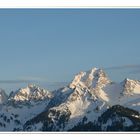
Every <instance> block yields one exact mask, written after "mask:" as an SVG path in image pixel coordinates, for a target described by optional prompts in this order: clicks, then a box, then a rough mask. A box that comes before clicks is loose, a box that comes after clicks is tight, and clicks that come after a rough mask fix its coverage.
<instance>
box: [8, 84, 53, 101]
mask: <svg viewBox="0 0 140 140" xmlns="http://www.w3.org/2000/svg"><path fill="white" fill-rule="evenodd" d="M51 97H52V94H51V93H50V92H49V91H47V90H45V89H43V88H40V87H38V86H36V85H33V84H29V85H28V86H27V87H25V88H20V89H19V90H17V91H16V92H12V93H11V94H10V96H9V100H14V101H21V102H22V101H31V100H33V101H36V100H43V99H44V98H51Z"/></svg>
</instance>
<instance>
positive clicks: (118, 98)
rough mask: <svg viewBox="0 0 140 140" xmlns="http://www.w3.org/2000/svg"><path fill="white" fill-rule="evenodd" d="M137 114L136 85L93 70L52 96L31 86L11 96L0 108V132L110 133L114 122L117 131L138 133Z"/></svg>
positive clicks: (139, 94)
mask: <svg viewBox="0 0 140 140" xmlns="http://www.w3.org/2000/svg"><path fill="white" fill-rule="evenodd" d="M139 111H140V82H139V81H137V80H130V79H128V78H126V79H124V80H123V81H122V82H120V83H115V82H112V81H111V80H110V79H109V78H108V77H107V75H106V73H105V72H104V71H103V70H102V69H98V68H93V69H91V70H89V71H85V72H80V73H78V74H77V75H76V76H75V77H74V78H73V80H72V81H71V82H70V83H69V84H68V85H67V86H65V87H62V88H60V89H58V90H55V91H53V92H49V91H47V90H45V89H42V88H40V87H37V86H35V85H28V86H27V87H26V88H21V89H19V90H17V91H16V92H11V94H10V96H9V97H8V99H7V102H6V103H5V104H3V105H2V107H1V112H0V130H1V131H2V130H3V131H8V130H9V131H70V130H71V131H78V130H79V131H80V130H84V131H86V130H99V131H106V130H107V131H109V130H110V131H111V130H113V129H114V128H117V127H116V126H115V123H117V120H118V121H119V122H120V124H121V125H122V126H124V128H123V129H118V130H129V129H130V130H131V128H135V129H136V130H140V125H137V126H135V123H136V122H137V123H138V122H140V117H139V116H140V115H139ZM108 112H110V115H109V113H108ZM115 114H117V115H115ZM15 116H16V117H15ZM104 117H105V118H104ZM104 119H105V120H104ZM3 120H5V121H4V123H3ZM114 122H115V123H114ZM1 124H2V125H1ZM138 124H139V123H138ZM89 126H90V127H91V128H92V129H89Z"/></svg>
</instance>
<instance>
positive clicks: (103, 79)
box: [70, 68, 110, 88]
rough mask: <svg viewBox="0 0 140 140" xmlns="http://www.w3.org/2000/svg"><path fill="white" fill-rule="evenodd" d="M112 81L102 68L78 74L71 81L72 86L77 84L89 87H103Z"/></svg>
mask: <svg viewBox="0 0 140 140" xmlns="http://www.w3.org/2000/svg"><path fill="white" fill-rule="evenodd" d="M108 83H110V80H109V79H108V77H107V75H106V73H105V72H104V71H103V70H102V69H98V68H93V69H91V70H89V71H86V72H80V73H79V74H77V75H76V76H75V77H74V79H73V81H72V82H71V83H70V87H71V88H75V87H76V86H83V87H84V86H87V87H88V88H96V87H103V86H104V85H106V84H108Z"/></svg>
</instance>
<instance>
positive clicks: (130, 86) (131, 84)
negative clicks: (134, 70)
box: [122, 78, 140, 95]
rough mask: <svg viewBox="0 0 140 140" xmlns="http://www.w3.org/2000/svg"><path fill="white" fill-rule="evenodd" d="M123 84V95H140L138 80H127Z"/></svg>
mask: <svg viewBox="0 0 140 140" xmlns="http://www.w3.org/2000/svg"><path fill="white" fill-rule="evenodd" d="M122 83H123V87H124V89H123V93H124V94H126V95H128V94H132V93H139V91H140V82H139V81H138V80H131V79H129V78H125V79H124V81H123V82H122Z"/></svg>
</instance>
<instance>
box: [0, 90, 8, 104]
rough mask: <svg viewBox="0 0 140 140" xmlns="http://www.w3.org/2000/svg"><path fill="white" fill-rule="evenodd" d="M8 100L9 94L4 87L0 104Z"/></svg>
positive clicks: (0, 92) (0, 91)
mask: <svg viewBox="0 0 140 140" xmlns="http://www.w3.org/2000/svg"><path fill="white" fill-rule="evenodd" d="M7 100H8V96H7V94H6V93H5V91H4V90H3V89H0V104H4V103H6V102H7Z"/></svg>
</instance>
